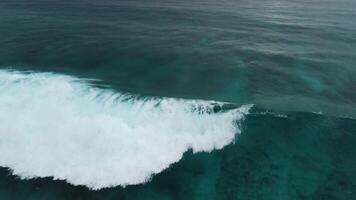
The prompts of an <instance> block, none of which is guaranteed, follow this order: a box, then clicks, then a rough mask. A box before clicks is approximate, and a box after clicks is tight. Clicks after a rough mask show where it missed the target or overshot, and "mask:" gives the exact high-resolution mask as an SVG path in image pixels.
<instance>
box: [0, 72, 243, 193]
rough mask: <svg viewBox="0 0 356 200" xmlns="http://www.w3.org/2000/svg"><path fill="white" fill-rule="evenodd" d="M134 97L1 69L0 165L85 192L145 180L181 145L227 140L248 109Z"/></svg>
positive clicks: (208, 146)
mask: <svg viewBox="0 0 356 200" xmlns="http://www.w3.org/2000/svg"><path fill="white" fill-rule="evenodd" d="M223 105H224V104H223V103H219V102H215V101H204V100H183V99H175V98H136V97H135V96H134V95H127V94H121V93H118V92H115V91H113V90H111V89H100V88H97V87H94V86H91V84H90V82H88V81H85V80H81V79H78V78H75V77H72V76H66V75H60V74H54V73H34V72H29V73H24V72H16V71H7V70H0V166H3V167H8V168H10V169H11V170H12V173H13V174H15V175H18V176H19V177H21V178H35V177H53V178H54V179H60V180H65V181H67V182H69V183H71V184H74V185H85V186H87V187H89V188H91V189H101V188H105V187H112V186H117V185H121V186H125V185H132V184H139V183H144V182H146V181H147V180H149V179H150V177H151V176H152V175H154V174H157V173H159V172H161V171H162V170H164V169H166V168H167V167H169V166H170V165H171V164H172V163H174V162H177V161H179V160H180V159H181V158H182V155H183V153H184V152H185V151H187V150H188V149H192V151H193V152H201V151H205V152H210V151H212V150H214V149H221V148H222V147H224V146H225V145H227V144H229V143H231V142H232V141H233V140H234V138H235V135H236V134H238V133H240V130H239V127H238V123H237V122H238V121H239V120H241V119H242V118H243V116H244V115H245V114H247V113H248V110H249V108H250V106H242V107H240V108H235V109H229V110H225V111H218V112H215V111H214V108H215V107H216V106H219V107H221V106H223Z"/></svg>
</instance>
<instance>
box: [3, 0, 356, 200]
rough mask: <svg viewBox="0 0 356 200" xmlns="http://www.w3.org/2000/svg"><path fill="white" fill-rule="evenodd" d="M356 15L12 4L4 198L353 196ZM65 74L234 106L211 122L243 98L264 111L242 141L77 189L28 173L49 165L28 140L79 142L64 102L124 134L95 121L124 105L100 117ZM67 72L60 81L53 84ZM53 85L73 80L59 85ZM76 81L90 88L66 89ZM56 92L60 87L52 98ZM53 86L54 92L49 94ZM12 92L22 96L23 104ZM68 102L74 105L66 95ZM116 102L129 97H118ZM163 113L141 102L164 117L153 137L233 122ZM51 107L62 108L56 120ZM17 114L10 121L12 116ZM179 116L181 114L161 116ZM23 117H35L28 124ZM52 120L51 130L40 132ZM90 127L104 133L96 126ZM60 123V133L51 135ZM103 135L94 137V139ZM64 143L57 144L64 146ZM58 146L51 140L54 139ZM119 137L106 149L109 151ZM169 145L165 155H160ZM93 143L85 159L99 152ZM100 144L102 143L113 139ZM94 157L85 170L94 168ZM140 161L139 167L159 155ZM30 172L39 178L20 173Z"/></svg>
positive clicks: (332, 6)
mask: <svg viewBox="0 0 356 200" xmlns="http://www.w3.org/2000/svg"><path fill="white" fill-rule="evenodd" d="M355 19H356V2H355V1H353V0H316V1H307V0H270V1H263V0H253V1H251V0H237V1H232V0H224V1H219V2H217V1H211V0H199V1H188V0H169V1H163V0H153V1H148V0H133V1H122V0H103V1H98V0H86V1H69V0H62V1H57V0H54V1H50V0H37V1H31V2H29V1H25V0H12V1H10V0H9V1H8V0H2V1H1V2H0V46H1V48H0V70H1V71H0V78H2V79H3V80H1V79H0V90H1V93H2V94H6V95H4V96H0V97H1V98H2V99H3V100H1V98H0V116H2V117H0V149H1V150H3V152H1V153H0V155H1V156H3V157H6V158H7V157H11V158H9V159H8V160H7V163H6V162H5V161H4V160H2V158H1V157H0V165H1V166H2V167H3V168H1V170H0V199H36V200H37V199H86V200H87V199H239V200H241V199H242V200H245V199H283V200H284V199H328V200H329V199H340V200H341V199H345V200H350V199H353V198H354V197H355V196H356V149H355V148H356V147H355V146H356V135H355V133H356V120H355V119H356V92H355V91H356V78H355V77H356V68H355V66H356V59H355V58H356V50H355V49H356V22H355ZM4 70H7V71H9V70H10V71H11V70H14V71H16V73H21V72H23V71H26V74H27V75H25V76H26V77H27V78H25V79H24V80H22V79H21V80H19V81H17V82H16V81H14V82H11V80H12V79H13V78H14V77H15V76H16V75H14V74H12V73H10V72H7V71H5V72H4ZM29 71H30V72H29ZM35 72H36V73H35ZM43 72H51V73H54V74H53V75H51V76H49V77H42V76H41V75H38V76H39V77H40V78H42V79H43V81H44V82H45V83H44V84H43V85H41V83H38V82H36V81H33V80H32V79H31V77H32V76H33V77H35V76H37V74H38V73H43ZM16 73H15V74H16ZM31 74H32V75H31ZM62 75H70V76H73V77H77V78H78V79H79V80H84V79H85V80H88V79H90V80H89V81H88V82H89V83H88V84H84V85H90V87H91V88H99V89H98V90H99V92H98V93H97V94H99V93H100V94H101V93H107V92H106V91H108V90H110V91H113V93H114V94H116V93H117V94H130V95H131V94H134V96H135V97H134V98H136V97H137V98H138V99H144V100H143V102H145V101H146V100H145V99H151V98H154V99H155V98H158V99H161V98H167V97H168V98H172V99H173V100H172V101H173V102H176V103H173V104H174V105H175V106H174V108H181V107H184V108H186V105H188V104H189V105H190V103H187V102H186V101H189V100H196V101H198V103H197V107H200V106H202V105H205V104H206V101H207V100H214V101H218V102H224V103H222V104H223V106H221V107H219V106H218V107H214V108H213V112H210V111H209V112H207V114H206V115H204V116H206V117H207V118H209V116H220V114H221V113H222V114H221V115H224V113H226V112H229V110H234V109H235V108H237V107H240V106H241V105H246V104H253V105H254V106H253V107H252V108H251V109H250V111H249V112H250V114H247V115H245V118H244V119H243V120H236V121H234V124H235V126H237V127H239V129H240V130H241V131H238V130H235V131H236V132H237V134H236V137H235V138H234V139H233V141H230V142H228V144H227V143H226V144H225V143H224V145H223V146H222V147H221V148H215V149H216V150H213V149H210V148H209V150H206V151H195V149H194V145H193V148H192V149H193V150H189V148H188V149H186V151H183V152H185V153H184V156H183V158H182V159H175V160H174V162H170V165H169V166H166V167H167V168H165V169H164V170H159V171H160V172H158V173H153V174H152V178H151V180H150V181H147V182H141V183H139V184H138V185H135V184H134V185H131V184H129V186H126V187H122V186H120V184H119V185H115V187H110V188H104V189H101V190H91V189H89V188H88V187H86V186H73V184H70V183H67V182H68V179H66V178H61V179H62V180H52V178H49V177H47V178H36V177H38V176H39V175H38V173H37V172H36V173H35V172H33V171H31V170H30V169H31V167H32V164H33V165H34V166H37V165H35V164H34V163H32V162H31V160H32V161H33V160H35V161H36V162H37V160H39V161H41V162H42V160H40V159H37V154H36V153H35V152H33V151H35V150H36V149H31V148H28V149H26V148H23V147H24V146H27V145H28V146H31V145H33V146H34V147H35V146H36V145H37V144H39V143H38V140H37V139H34V138H36V136H35V135H36V134H40V135H41V134H43V135H41V136H42V137H43V136H45V138H46V136H47V135H48V136H49V137H48V138H49V139H50V138H53V140H54V141H59V142H62V139H61V136H62V134H63V137H68V138H71V134H72V132H73V131H72V130H76V131H78V130H83V129H79V128H81V127H79V128H78V127H77V126H76V124H77V123H73V127H71V126H69V125H67V126H66V125H65V124H63V126H61V127H64V128H63V129H61V128H59V129H56V130H52V129H51V128H50V127H51V126H52V127H54V126H57V124H61V123H63V121H64V120H66V119H67V118H68V119H70V120H68V124H71V122H72V121H71V119H72V118H70V117H71V116H72V115H66V114H63V115H60V116H61V117H63V118H56V116H57V112H59V111H58V110H56V109H55V108H53V107H51V106H49V107H46V105H47V104H48V105H52V103H53V102H57V101H58V102H59V103H58V104H56V105H58V107H60V108H62V109H63V110H64V111H72V110H71V109H72V108H76V109H77V108H78V110H79V111H80V112H79V111H78V112H79V113H80V114H82V115H85V116H86V118H89V119H88V120H91V118H95V120H92V121H90V122H93V124H90V123H87V124H88V126H89V127H90V126H91V125H97V124H96V123H98V124H101V125H100V130H103V132H104V133H106V132H105V131H106V130H108V129H110V128H112V129H113V130H116V129H114V125H115V123H113V124H111V125H113V127H111V126H110V124H109V125H105V122H106V121H105V120H103V121H100V120H101V118H100V120H99V119H98V118H97V116H99V115H98V113H100V114H103V113H104V114H107V113H110V116H111V115H115V116H116V111H117V110H112V109H110V108H112V107H114V108H115V109H119V108H121V107H119V108H117V107H115V106H116V103H115V102H114V103H113V105H111V104H110V106H109V107H105V106H104V107H105V109H107V108H109V109H107V110H104V111H105V112H104V111H103V110H102V107H101V106H98V105H101V103H102V102H107V101H106V100H100V101H99V100H98V101H95V102H92V101H89V100H88V99H86V98H84V97H86V95H87V93H86V91H87V90H90V89H88V87H87V86H83V84H79V85H76V84H74V85H73V84H72V82H68V81H64V82H63V81H62V79H60V77H61V76H62ZM58 77H59V79H60V81H58V82H57V81H54V82H52V81H51V80H57V79H58ZM8 79H9V80H10V81H7V80H8ZM33 79H34V80H40V79H38V78H33ZM29 80H30V81H29ZM21 81H24V83H23V84H21ZM33 82H35V83H34V84H33ZM47 82H48V85H50V84H52V83H53V84H55V85H54V86H55V87H54V88H57V89H58V90H57V91H56V92H54V91H52V90H49V89H48V88H47V84H46V83H47ZM32 84H33V85H32ZM57 84H59V85H60V86H63V87H60V88H58V85H57ZM68 85H69V87H73V88H74V91H75V92H76V91H79V92H80V94H76V93H75V92H74V93H72V92H70V93H66V92H67V90H66V89H65V88H66V87H67V86H68ZM20 86H21V88H20ZM78 87H79V88H82V87H83V88H84V89H77V88H78ZM47 89H48V91H49V92H50V93H46V91H47ZM42 92H43V93H42ZM1 93H0V94H1ZM19 93H21V94H19ZM27 93H29V94H33V95H32V96H31V95H29V96H28V95H27ZM22 94H24V95H22ZM35 94H36V95H37V94H38V96H36V95H35ZM100 94H99V95H98V96H100ZM51 95H52V96H54V98H53V99H52V98H47V97H48V96H51ZM63 95H69V96H70V98H73V99H75V100H76V101H77V100H78V101H79V102H82V105H80V104H75V105H74V104H73V105H72V104H70V105H69V104H68V101H67V97H68V96H65V97H66V98H64V97H63ZM5 97H6V98H5ZM82 97H83V98H82ZM104 97H105V98H106V96H105V95H104ZM7 98H10V99H11V98H13V99H20V100H19V103H18V104H15V103H13V101H7ZM35 98H36V99H35ZM105 98H104V99H105ZM39 99H41V101H40V100H39ZM63 99H65V100H66V101H59V100H63ZM178 99H183V100H178ZM184 99H186V100H184ZM98 102H99V103H98ZM137 102H139V103H142V102H141V100H137V101H134V103H133V104H134V105H136V104H137ZM177 102H178V103H177ZM118 104H119V105H120V106H121V102H120V101H119V103H118ZM143 104H145V103H143ZM158 104H159V103H158ZM19 105H21V106H19ZM22 105H23V107H22ZM37 105H43V107H45V108H44V109H41V108H39V107H36V106H37ZM67 105H68V106H67ZM114 105H115V106H114ZM124 105H126V104H124ZM214 105H215V104H214ZM31 106H32V107H31ZM176 106H177V107H176ZM93 107H94V108H93ZM124 107H125V106H124ZM208 107H209V106H208ZM28 108H29V109H30V111H31V109H34V108H36V109H37V110H36V112H33V113H36V114H33V113H32V115H31V112H28V111H29V110H28ZM143 108H145V109H146V107H144V106H143ZM158 108H159V110H160V109H162V110H163V111H162V112H161V110H160V111H159V112H158V111H157V113H158V114H157V113H156V112H155V109H153V110H149V109H148V111H147V112H146V110H143V111H142V110H141V111H140V113H143V114H142V115H143V116H145V117H147V116H148V117H147V118H150V117H151V115H150V113H151V112H152V113H153V114H157V115H154V116H153V115H152V122H151V121H149V123H151V124H153V125H154V126H153V127H148V128H147V127H146V126H144V127H143V129H142V131H143V132H144V130H146V131H147V130H153V131H152V132H153V133H156V134H157V135H159V134H161V132H165V133H166V134H163V135H162V137H164V138H167V140H163V142H164V141H171V140H170V138H169V137H170V134H176V133H181V132H179V131H177V132H174V130H178V129H179V128H177V127H176V126H175V124H178V125H179V124H181V126H182V127H187V130H188V131H187V132H189V129H194V130H195V129H197V130H198V129H199V130H207V131H211V130H214V131H216V130H217V131H216V134H219V133H222V132H223V133H225V130H226V126H223V125H221V124H223V122H222V121H223V120H220V119H221V118H220V117H217V119H216V121H215V122H214V121H209V119H210V118H209V119H207V121H206V123H205V121H199V120H200V118H199V117H195V115H194V114H187V115H185V114H181V115H179V116H180V117H179V118H174V117H172V116H174V115H172V116H171V115H169V114H167V116H166V115H165V113H166V112H167V113H169V112H170V110H165V109H164V108H161V107H160V106H158ZM209 108H210V107H209ZM53 110H54V111H56V112H55V114H53V115H52V114H51V113H52V111H53ZM128 110H129V111H130V109H128ZM37 111H38V112H37ZM135 111H136V110H135ZM118 112H119V113H120V112H121V110H118ZM67 113H68V112H67ZM129 113H130V112H129ZM214 113H215V114H214ZM5 114H6V115H5ZM47 114H48V116H47ZM160 115H162V116H165V117H162V118H160V117H159V116H160ZM9 116H11V117H12V118H14V119H6V117H7V118H9ZM28 116H29V117H28ZM100 116H101V115H100ZM139 116H141V115H139ZM154 117H158V118H157V120H156V118H154ZM171 117H172V120H170V121H169V120H167V121H164V120H165V119H166V118H169V119H171ZM25 119H26V120H29V119H31V120H33V121H31V123H27V124H26V123H25V122H24V121H25ZM51 119H54V121H53V120H52V121H51ZM56 119H57V120H58V119H62V120H58V121H60V122H58V121H56ZM74 119H77V118H73V120H74ZM115 119H116V118H115ZM119 119H120V120H123V121H125V122H127V123H128V124H131V125H132V124H134V125H133V126H135V127H136V126H137V127H140V125H137V124H135V123H138V122H140V123H146V120H144V119H146V118H144V119H143V120H142V119H141V118H140V117H138V116H135V115H131V114H128V115H127V116H126V115H122V116H121V115H120V116H119ZM204 119H205V118H204ZM110 120H111V119H110ZM195 120H197V121H195ZM10 121H11V122H13V123H14V124H11V123H8V122H10ZM225 121H226V120H225ZM99 122H101V123H99ZM159 122H162V124H164V125H162V126H163V127H162V126H161V123H159ZM33 123H40V124H41V123H42V124H41V126H39V127H42V128H41V129H36V127H37V125H36V127H33V126H32V125H33ZM78 123H79V122H78ZM147 123H148V122H147ZM43 124H44V125H43ZM46 124H48V126H45V125H46ZM103 124H104V125H103ZM187 124H188V125H189V126H188V125H187ZM11 125H12V126H11ZM42 125H43V126H42ZM165 125H166V126H165ZM178 125H177V126H178ZM214 125H216V126H214ZM98 126H99V125H98ZM28 127H31V128H32V129H31V130H32V132H31V131H30V132H29V133H27V134H26V135H24V139H23V138H15V139H13V138H11V135H16V134H17V133H18V132H15V131H17V130H30V129H28ZM46 127H49V128H48V130H49V131H47V129H46V131H44V130H43V128H46ZM178 127H180V126H178ZM196 127H198V128H196ZM214 127H217V128H214ZM91 128H92V129H94V130H96V129H95V128H96V126H95V127H91ZM106 128H108V129H106ZM170 128H172V130H173V131H172V132H170ZM57 130H59V131H58V132H59V133H60V134H59V135H55V134H54V133H55V132H57ZM98 130H99V129H98ZM120 130H121V129H120ZM139 130H141V129H139ZM162 130H164V131H162ZM220 130H221V131H220ZM142 131H141V132H142ZM19 132H21V131H19ZM198 132H199V131H198ZM15 133H16V134H15ZM134 133H136V132H134ZM138 133H140V131H138ZM51 134H53V135H51ZM118 134H119V135H120V134H121V133H120V131H119V133H118ZM216 134H215V135H216ZM213 135H214V134H213ZM82 136H83V137H73V138H74V139H75V142H73V143H70V144H78V145H79V144H82V143H85V141H86V140H88V141H89V140H90V139H88V137H89V136H86V135H85V132H84V133H83V135H82ZM104 136H105V135H104ZM152 136H153V137H155V134H153V135H152ZM159 136H160V135H159ZM157 137H158V136H157ZM211 137H213V136H211ZM48 138H46V139H48ZM89 138H90V137H89ZM81 139H82V140H81ZM84 139H85V140H84ZM101 139H102V138H101V137H100V136H98V137H95V138H94V139H93V140H98V141H101ZM120 139H122V138H120ZM144 140H146V141H151V140H152V141H157V144H154V145H151V146H150V145H148V147H147V148H148V149H154V148H155V146H165V145H166V143H161V144H159V142H160V140H157V139H150V138H145V139H144ZM13 141H21V142H22V141H23V143H21V144H19V143H16V142H14V143H11V144H14V145H13V146H14V147H15V148H13V149H11V145H8V146H10V147H7V146H6V145H5V143H9V142H13ZM44 141H47V140H44ZM48 141H49V140H48ZM48 141H47V143H48ZM63 141H64V143H60V144H67V143H66V140H63ZM82 141H84V142H82ZM125 141H126V140H124V142H123V144H124V145H127V146H125V147H127V148H129V149H130V144H135V143H134V142H133V143H125ZM172 141H175V140H172ZM184 141H185V140H184ZM194 141H195V140H194ZM199 141H203V139H201V140H199ZM204 141H205V139H204ZM213 141H214V142H218V141H220V140H213ZM130 142H131V140H130ZM214 142H213V143H214ZM29 144H31V145H29ZM40 144H43V143H40ZM50 144H51V145H52V147H53V145H54V146H55V145H56V142H53V143H52V142H50ZM189 144H190V143H189ZM204 144H205V143H204ZM214 144H215V143H214ZM110 145H111V144H109V143H108V144H107V146H106V145H103V146H104V147H110V148H111V147H112V146H110ZM113 145H115V144H113ZM182 145H183V143H182ZM199 145H203V144H199ZM199 145H198V146H199ZM44 146H46V145H44ZM118 146H120V145H118ZM183 146H184V145H183ZM31 147H32V146H31ZM69 147H70V148H72V146H69ZM104 147H103V148H104ZM173 147H174V146H173ZM70 148H69V149H70ZM73 148H74V147H73ZM88 148H89V149H90V145H89V147H88ZM123 148H124V147H123ZM167 148H168V147H167ZM19 149H20V150H19ZM22 149H24V150H23V151H27V152H29V154H23V155H25V156H18V157H17V156H9V155H18V154H21V155H22V153H21V150H22ZM44 149H45V148H44ZM53 149H56V148H55V147H53ZM53 149H52V148H49V149H46V151H45V152H43V157H44V158H47V157H46V156H49V157H56V156H58V155H62V154H59V153H58V152H62V149H66V146H63V147H58V149H56V150H53ZM74 149H75V148H74ZM119 149H120V148H119ZM173 149H174V148H173ZM173 149H170V151H162V152H159V153H160V154H161V155H163V156H162V157H164V155H170V154H169V153H171V152H173V151H174V150H173ZM196 149H199V148H198V147H196ZM15 150H16V151H15ZM47 150H48V151H47ZM95 150H96V149H94V150H93V151H92V152H91V154H89V155H93V156H94V155H98V158H100V157H101V156H100V154H99V153H98V151H95ZM97 150H100V151H104V152H106V150H105V148H104V150H103V149H97ZM164 150H166V149H164ZM63 151H64V150H63ZM115 151H116V150H115ZM115 151H114V153H115ZM117 151H120V150H117ZM32 152H33V154H32ZM110 152H112V151H110ZM168 152H169V153H168ZM183 152H182V153H183ZM57 153H58V154H57ZM70 154H77V152H73V151H71V152H70V153H69V154H63V155H65V156H68V157H70ZM31 155H32V156H33V157H31ZM78 155H81V156H83V155H87V154H79V153H78ZM105 155H107V154H103V156H102V157H105ZM119 155H120V156H121V155H124V154H121V153H120V154H119ZM155 155H156V154H155ZM65 156H64V157H65ZM128 156H129V157H133V158H134V157H136V156H137V155H128ZM158 157H159V158H161V157H160V156H158ZM58 159H59V160H60V159H62V157H58ZM63 159H64V160H65V158H63ZM158 160H159V159H158ZM10 161H11V162H10ZM85 161H86V163H83V165H88V166H92V163H91V162H87V161H88V160H85ZM139 161H140V162H139V163H141V164H142V165H146V164H147V163H151V161H150V160H144V161H143V160H139ZM36 162H35V163H36ZM43 162H44V163H47V162H45V161H43ZM152 162H154V161H152ZM18 163H23V164H24V166H25V167H24V168H21V170H22V171H21V170H20V171H21V172H22V174H21V173H15V174H16V175H12V173H11V172H12V170H14V169H15V170H14V172H16V170H19V169H20V168H18V166H20V165H21V164H19V165H18ZM48 163H51V162H48ZM53 163H54V162H53ZM69 163H70V162H69ZM59 164H61V163H59ZM26 165H28V168H27V167H26ZM21 166H22V165H21ZM39 166H40V167H38V166H37V168H41V169H42V167H43V168H44V169H49V171H48V174H51V173H55V171H56V170H52V169H56V168H47V167H48V166H47V165H45V164H43V165H39ZM109 166H110V165H109ZM113 167H114V166H113ZM94 169H96V172H95V171H91V172H90V174H96V173H98V174H100V173H104V174H105V173H108V172H109V171H110V170H111V168H110V167H109V168H105V169H102V168H95V167H94ZM51 170H52V171H51ZM26 173H27V174H30V175H32V176H34V177H33V178H32V179H28V180H23V179H20V178H19V177H21V175H23V174H26ZM77 175H78V174H77ZM81 175H82V174H79V175H78V176H81ZM73 176H75V175H73ZM113 176H114V175H113ZM115 176H118V177H119V178H120V176H121V175H120V174H115ZM63 179H64V180H63ZM69 182H70V181H69Z"/></svg>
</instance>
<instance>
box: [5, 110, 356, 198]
mask: <svg viewBox="0 0 356 200" xmlns="http://www.w3.org/2000/svg"><path fill="white" fill-rule="evenodd" d="M255 113H256V114H251V115H249V116H248V117H247V119H246V120H245V122H244V123H243V133H242V134H241V135H240V136H238V138H237V139H236V142H235V144H232V145H229V146H228V147H226V148H224V149H223V150H220V151H214V152H212V153H198V154H192V153H191V152H188V153H186V154H185V156H184V158H183V159H182V160H181V161H180V162H178V163H176V164H174V165H173V166H172V167H170V168H169V169H167V170H165V171H164V172H162V173H160V174H158V175H156V176H154V177H153V178H152V180H151V181H150V182H148V183H146V184H142V185H137V186H128V187H126V188H120V187H116V188H110V189H103V190H100V191H90V190H88V189H86V188H85V187H74V186H71V185H69V184H67V183H65V182H63V181H52V180H51V179H49V178H47V179H35V180H19V179H17V178H16V177H13V176H9V175H8V173H9V172H8V171H7V170H5V169H2V170H1V175H0V177H1V179H0V180H1V181H0V189H1V190H0V191H1V192H0V194H1V195H2V196H1V197H2V198H1V199H13V200H15V199H52V200H55V199H83V200H84V199H85V200H91V199H287V200H289V199H292V200H294V199H323V198H326V199H340V200H341V199H342V200H344V199H345V200H346V199H352V198H353V196H355V195H356V177H355V174H356V173H355V172H356V171H355V170H356V168H355V166H356V157H355V155H356V154H355V152H356V148H355V145H354V144H355V143H356V137H355V134H353V133H354V132H355V131H356V122H355V120H350V119H340V118H332V117H328V118H327V117H324V116H322V115H317V114H309V113H289V114H288V117H287V118H286V117H277V116H275V115H273V114H261V113H260V114H257V112H255Z"/></svg>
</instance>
